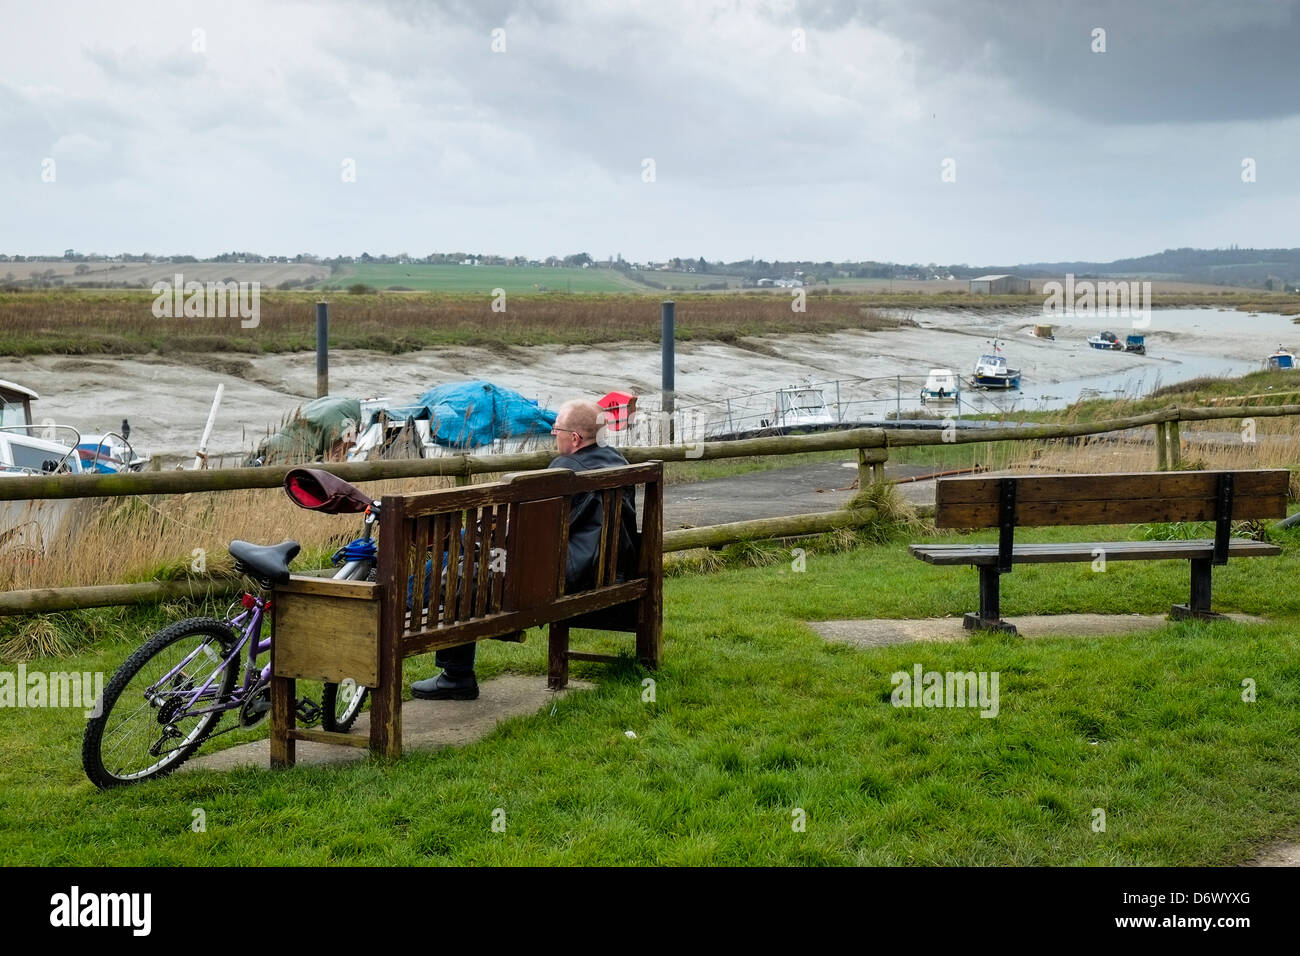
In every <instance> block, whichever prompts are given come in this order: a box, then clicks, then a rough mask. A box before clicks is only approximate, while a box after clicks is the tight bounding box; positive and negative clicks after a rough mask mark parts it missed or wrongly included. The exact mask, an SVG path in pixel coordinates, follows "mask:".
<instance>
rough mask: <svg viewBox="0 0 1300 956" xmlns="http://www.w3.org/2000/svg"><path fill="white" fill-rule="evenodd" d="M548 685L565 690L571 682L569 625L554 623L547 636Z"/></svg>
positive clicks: (553, 688)
mask: <svg viewBox="0 0 1300 956" xmlns="http://www.w3.org/2000/svg"><path fill="white" fill-rule="evenodd" d="M547 645H548V646H547V652H548V654H547V668H546V686H547V687H549V688H550V689H551V690H563V689H564V688H565V687H567V686H568V684H569V625H568V624H567V623H554V624H552V625H551V626H550V630H549V631H548V637H547Z"/></svg>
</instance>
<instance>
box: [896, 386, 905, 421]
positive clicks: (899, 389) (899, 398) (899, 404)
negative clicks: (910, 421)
mask: <svg viewBox="0 0 1300 956" xmlns="http://www.w3.org/2000/svg"><path fill="white" fill-rule="evenodd" d="M902 417H903V376H901V375H895V376H894V421H899V420H901V419H902Z"/></svg>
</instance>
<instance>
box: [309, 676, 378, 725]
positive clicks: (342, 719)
mask: <svg viewBox="0 0 1300 956" xmlns="http://www.w3.org/2000/svg"><path fill="white" fill-rule="evenodd" d="M341 687H346V684H326V685H325V689H324V690H322V691H321V701H320V706H321V719H320V727H321V730H328V731H333V732H334V733H338V734H346V733H347V732H348V731H349V730H351V729H352V725H353V724H355V723H356V722H357V717H358V716H360V714H361V708H362V707H364V706H365V703H366V698H367V697H369V696H370V688H369V687H362V686H360V685H353V686H351V687H347V691H348V692H349V693H350V696H347V695H346V694H345V696H343V697H342V698H341V701H342V703H343V709H342V710H341V711H340V710H339V704H340V697H339V689H340V688H341Z"/></svg>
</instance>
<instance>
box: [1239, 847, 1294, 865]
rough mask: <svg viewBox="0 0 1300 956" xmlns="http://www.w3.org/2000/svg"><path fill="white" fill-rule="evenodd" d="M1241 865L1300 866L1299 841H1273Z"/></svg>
mask: <svg viewBox="0 0 1300 956" xmlns="http://www.w3.org/2000/svg"><path fill="white" fill-rule="evenodd" d="M1242 866H1300V843H1288V842H1282V843H1274V844H1273V845H1272V846H1266V847H1264V849H1262V850H1261V851H1260V852H1259V855H1258V856H1256V857H1255V858H1254V859H1253V860H1247V861H1246V862H1245V863H1243V864H1242Z"/></svg>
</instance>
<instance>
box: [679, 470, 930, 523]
mask: <svg viewBox="0 0 1300 956" xmlns="http://www.w3.org/2000/svg"><path fill="white" fill-rule="evenodd" d="M932 471H933V469H931V468H930V467H929V466H928V465H890V464H887V465H886V466H885V477H886V478H887V479H891V478H900V477H904V476H911V475H924V474H929V473H931V472H932ZM857 477H858V461H857V458H856V457H855V456H852V455H850V456H847V457H846V458H845V460H844V461H842V462H820V463H818V464H814V465H796V466H795V467H793V468H773V469H770V470H768V471H751V472H749V473H748V474H744V475H733V476H732V477H729V478H711V479H709V480H707V481H692V482H689V483H687V484H680V485H679V484H673V485H665V486H664V529H665V530H668V531H672V530H675V529H677V528H698V527H702V526H704V525H710V524H727V523H728V522H732V521H746V520H748V519H751V518H778V517H783V516H785V515H798V514H809V513H811V512H814V511H834V510H835V509H836V508H842V507H844V505H845V504H847V503H848V501H849V500H850V499H851V498H852V497H853V496H854V495H856V494H857V493H858V490H857V488H856V486H855V485H854V482H855V481H856V480H857ZM898 489H899V492H900V493H901V494H902V495H903V498H904V499H905V500H906V501H908V502H909V503H911V504H930V505H933V504H934V482H933V481H922V482H908V483H906V484H901V485H899V486H898Z"/></svg>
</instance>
